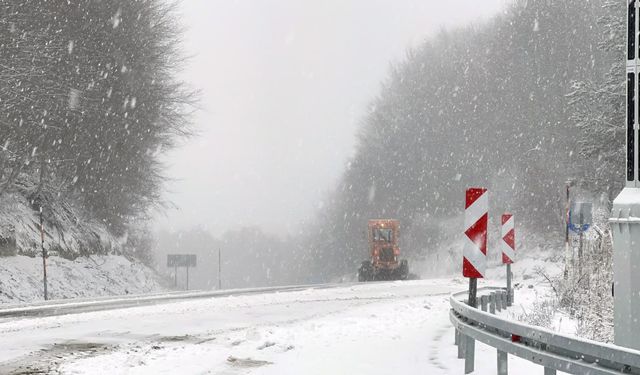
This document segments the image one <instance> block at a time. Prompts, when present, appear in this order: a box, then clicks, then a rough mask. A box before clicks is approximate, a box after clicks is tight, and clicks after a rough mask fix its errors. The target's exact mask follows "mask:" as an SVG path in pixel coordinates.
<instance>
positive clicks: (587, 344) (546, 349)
mask: <svg viewBox="0 0 640 375" xmlns="http://www.w3.org/2000/svg"><path fill="white" fill-rule="evenodd" d="M466 293H467V292H466V291H465V292H460V293H455V294H452V295H451V297H450V298H449V302H450V304H451V311H450V314H449V317H450V319H451V323H453V325H454V327H455V329H456V344H457V345H458V358H464V359H465V374H469V373H472V372H473V371H474V356H475V353H474V352H475V340H478V341H480V342H483V343H485V344H487V345H489V346H492V347H494V348H496V349H497V364H498V366H497V373H498V375H507V374H508V366H507V364H508V362H507V361H508V359H507V354H512V355H515V356H518V357H520V358H524V359H526V360H528V361H531V362H533V363H535V364H538V365H540V366H543V367H544V375H555V374H556V371H562V372H565V373H569V374H585V375H600V374H640V351H637V350H633V349H628V348H623V347H620V346H616V345H612V344H605V343H600V342H596V341H592V340H587V339H581V338H578V337H573V336H569V335H563V334H560V333H556V332H553V331H550V330H548V329H544V328H540V327H535V326H530V325H527V324H524V323H521V322H512V321H508V320H506V319H504V318H501V317H499V316H496V315H493V314H492V313H490V312H487V311H486V307H487V306H486V304H487V300H489V299H490V298H491V297H490V296H489V294H490V295H494V296H495V297H494V300H495V302H490V301H489V303H490V306H489V307H490V308H491V305H495V308H496V309H497V308H498V304H499V303H500V301H501V300H504V299H506V291H505V290H504V289H501V288H481V289H479V290H478V293H479V294H482V295H481V297H480V302H481V305H482V309H478V308H473V307H471V306H469V305H467V304H466V302H465V301H464V298H465V297H466ZM483 301H484V302H483ZM500 307H501V306H500ZM483 310H484V311H483ZM638 340H640V337H639V338H638Z"/></svg>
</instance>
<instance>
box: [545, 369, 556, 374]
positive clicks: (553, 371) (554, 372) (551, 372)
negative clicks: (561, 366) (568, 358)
mask: <svg viewBox="0 0 640 375" xmlns="http://www.w3.org/2000/svg"><path fill="white" fill-rule="evenodd" d="M544 375H556V369H554V368H549V367H545V368H544Z"/></svg>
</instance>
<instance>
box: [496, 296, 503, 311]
mask: <svg viewBox="0 0 640 375" xmlns="http://www.w3.org/2000/svg"><path fill="white" fill-rule="evenodd" d="M496 311H498V312H500V311H502V297H500V292H496Z"/></svg>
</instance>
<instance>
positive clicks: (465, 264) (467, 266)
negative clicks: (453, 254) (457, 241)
mask: <svg viewBox="0 0 640 375" xmlns="http://www.w3.org/2000/svg"><path fill="white" fill-rule="evenodd" d="M462 275H463V276H464V277H474V278H477V279H481V278H482V277H483V276H482V274H481V273H480V272H478V270H477V269H476V268H475V267H474V266H473V265H471V263H469V261H468V260H467V258H462Z"/></svg>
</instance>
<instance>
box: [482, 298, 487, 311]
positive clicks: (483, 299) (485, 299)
mask: <svg viewBox="0 0 640 375" xmlns="http://www.w3.org/2000/svg"><path fill="white" fill-rule="evenodd" d="M480 307H481V308H482V311H485V312H486V311H487V296H480Z"/></svg>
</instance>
